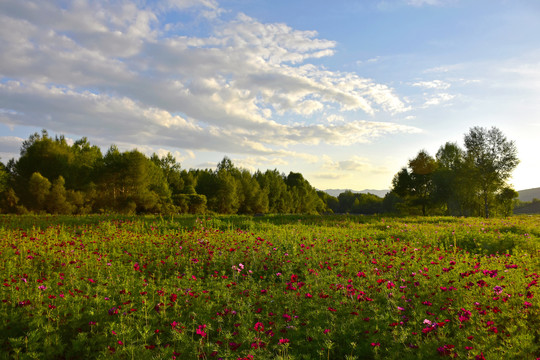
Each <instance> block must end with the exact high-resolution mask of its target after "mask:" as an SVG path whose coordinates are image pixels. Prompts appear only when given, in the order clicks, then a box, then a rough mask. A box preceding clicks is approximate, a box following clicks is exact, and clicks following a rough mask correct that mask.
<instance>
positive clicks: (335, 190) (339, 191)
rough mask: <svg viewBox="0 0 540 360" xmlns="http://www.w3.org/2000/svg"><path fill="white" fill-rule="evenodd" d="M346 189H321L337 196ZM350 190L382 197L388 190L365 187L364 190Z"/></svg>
mask: <svg viewBox="0 0 540 360" xmlns="http://www.w3.org/2000/svg"><path fill="white" fill-rule="evenodd" d="M347 190H348V189H327V190H323V191H324V192H325V193H327V194H328V195H331V196H335V197H338V196H339V194H341V193H342V192H345V191H347ZM350 191H352V192H353V193H357V194H367V193H370V194H373V195H377V196H378V197H381V198H383V197H384V196H385V195H386V194H387V193H388V192H389V191H390V190H373V189H365V190H360V191H358V190H350Z"/></svg>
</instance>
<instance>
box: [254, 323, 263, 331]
mask: <svg viewBox="0 0 540 360" xmlns="http://www.w3.org/2000/svg"><path fill="white" fill-rule="evenodd" d="M253 329H255V331H261V332H262V331H264V325H263V323H262V322H257V323H255V326H254V327H253Z"/></svg>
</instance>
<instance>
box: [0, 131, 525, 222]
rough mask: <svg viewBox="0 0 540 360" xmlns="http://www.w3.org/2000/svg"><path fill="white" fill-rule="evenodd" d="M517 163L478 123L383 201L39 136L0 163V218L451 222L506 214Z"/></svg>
mask: <svg viewBox="0 0 540 360" xmlns="http://www.w3.org/2000/svg"><path fill="white" fill-rule="evenodd" d="M518 162H519V160H518V159H517V156H516V148H515V145H514V143H513V142H511V141H508V140H507V139H506V138H505V137H504V135H503V134H502V133H501V132H500V130H498V129H496V128H492V129H490V130H487V129H484V128H479V127H475V128H472V129H471V130H470V132H469V133H468V134H467V135H466V136H465V149H462V148H460V147H459V146H458V145H457V144H456V143H446V144H445V145H443V146H441V148H440V149H439V151H438V152H437V154H436V156H435V157H432V156H430V155H429V154H428V153H427V152H426V151H425V150H421V151H420V152H419V153H418V155H417V156H416V157H415V158H413V159H411V160H410V161H409V162H408V166H407V167H403V168H402V169H401V170H400V171H399V172H398V173H397V174H396V175H395V176H394V178H393V180H392V189H391V191H390V192H389V193H388V194H386V196H385V197H384V198H381V197H378V196H376V195H373V194H361V193H353V192H352V191H345V192H343V193H341V194H340V195H339V196H338V197H334V196H330V195H329V194H327V193H325V192H323V191H318V190H316V189H315V188H314V187H313V186H311V185H310V184H309V182H308V181H307V180H306V179H305V178H304V177H303V176H302V174H300V173H295V172H290V173H289V174H288V175H285V174H284V173H280V172H279V171H278V170H276V169H275V170H266V171H265V172H262V171H260V170H258V171H256V172H255V173H251V172H250V171H248V170H246V169H241V168H238V167H236V166H235V165H234V164H233V163H232V161H231V160H230V159H229V158H228V157H224V158H223V160H222V161H221V162H220V163H219V164H218V165H217V168H216V169H215V170H212V169H204V170H201V169H189V170H186V169H182V168H181V166H180V164H179V163H178V162H177V161H176V159H175V158H174V157H173V156H172V155H171V154H170V153H168V154H167V155H166V156H163V157H159V156H158V155H156V154H153V155H152V156H151V157H148V156H146V155H144V154H143V153H141V152H139V151H138V150H130V151H124V152H121V151H120V150H119V149H118V148H117V147H116V146H115V145H112V146H110V147H109V149H108V150H107V152H106V153H105V154H103V153H102V151H101V150H100V148H99V147H97V146H95V145H92V144H90V143H89V142H88V140H87V139H86V138H82V139H80V140H77V141H75V142H74V143H73V144H71V145H70V144H69V143H68V142H67V141H66V139H65V138H64V136H55V137H54V138H53V137H51V136H49V134H48V133H47V131H45V130H43V131H42V132H41V134H39V133H35V134H33V135H31V136H30V137H29V138H28V139H27V140H25V141H24V142H23V144H22V146H21V150H20V157H19V158H18V159H17V160H15V159H11V160H9V161H8V163H7V164H6V165H4V164H2V163H0V210H1V211H2V212H4V213H19V214H24V213H28V212H32V213H51V214H90V213H125V214H135V213H162V214H174V213H191V214H202V213H209V212H211V213H220V214H266V213H271V214H278V213H288V214H293V213H302V214H306V213H311V214H316V213H318V214H324V213H353V214H354V213H356V214H381V213H393V214H422V215H443V214H444V215H456V216H486V217H488V216H492V215H503V216H506V215H509V214H510V213H511V212H512V206H513V201H514V199H515V197H517V193H516V192H515V191H514V190H513V189H512V188H511V187H510V186H509V185H508V184H507V183H506V180H507V179H508V178H509V176H510V174H511V171H512V170H513V169H514V168H515V166H517V164H518Z"/></svg>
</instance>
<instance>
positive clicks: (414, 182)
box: [392, 150, 437, 216]
mask: <svg viewBox="0 0 540 360" xmlns="http://www.w3.org/2000/svg"><path fill="white" fill-rule="evenodd" d="M436 169H437V162H436V161H435V159H434V158H433V157H432V156H430V155H429V154H428V153H427V152H426V151H425V150H421V151H420V152H419V153H418V155H416V157H415V158H414V159H411V160H409V167H408V169H407V168H403V169H401V171H400V172H398V173H397V174H396V175H395V176H394V179H393V180H392V187H393V189H392V190H393V191H394V192H395V193H396V194H398V195H399V196H401V197H403V198H405V199H406V200H407V202H408V203H409V205H410V206H419V207H420V209H421V211H422V215H424V216H425V215H427V209H428V206H429V205H430V204H431V200H432V194H433V191H434V186H433V174H434V172H435V170H436Z"/></svg>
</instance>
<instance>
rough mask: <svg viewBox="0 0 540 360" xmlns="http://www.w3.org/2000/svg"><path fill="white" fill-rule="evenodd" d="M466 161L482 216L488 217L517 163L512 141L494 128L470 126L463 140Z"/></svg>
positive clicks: (515, 149) (515, 150)
mask: <svg viewBox="0 0 540 360" xmlns="http://www.w3.org/2000/svg"><path fill="white" fill-rule="evenodd" d="M464 142H465V148H466V159H467V161H468V164H470V171H471V174H470V176H471V178H472V179H474V181H475V183H476V185H477V187H478V189H479V195H480V197H481V199H482V202H483V208H484V216H485V217H486V218H488V217H489V216H490V209H491V206H492V203H493V201H494V199H495V195H496V194H497V192H499V191H500V190H501V189H502V188H504V187H505V186H506V180H507V179H508V178H509V177H510V175H511V174H512V171H513V170H514V169H515V168H516V166H517V165H518V164H519V159H518V157H517V148H516V146H515V144H514V142H513V141H509V140H507V138H506V136H504V134H503V133H502V132H501V131H500V130H499V129H498V128H496V127H492V128H491V129H489V130H488V129H486V128H483V127H478V126H476V127H473V128H471V129H470V130H469V133H467V134H465V138H464Z"/></svg>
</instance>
